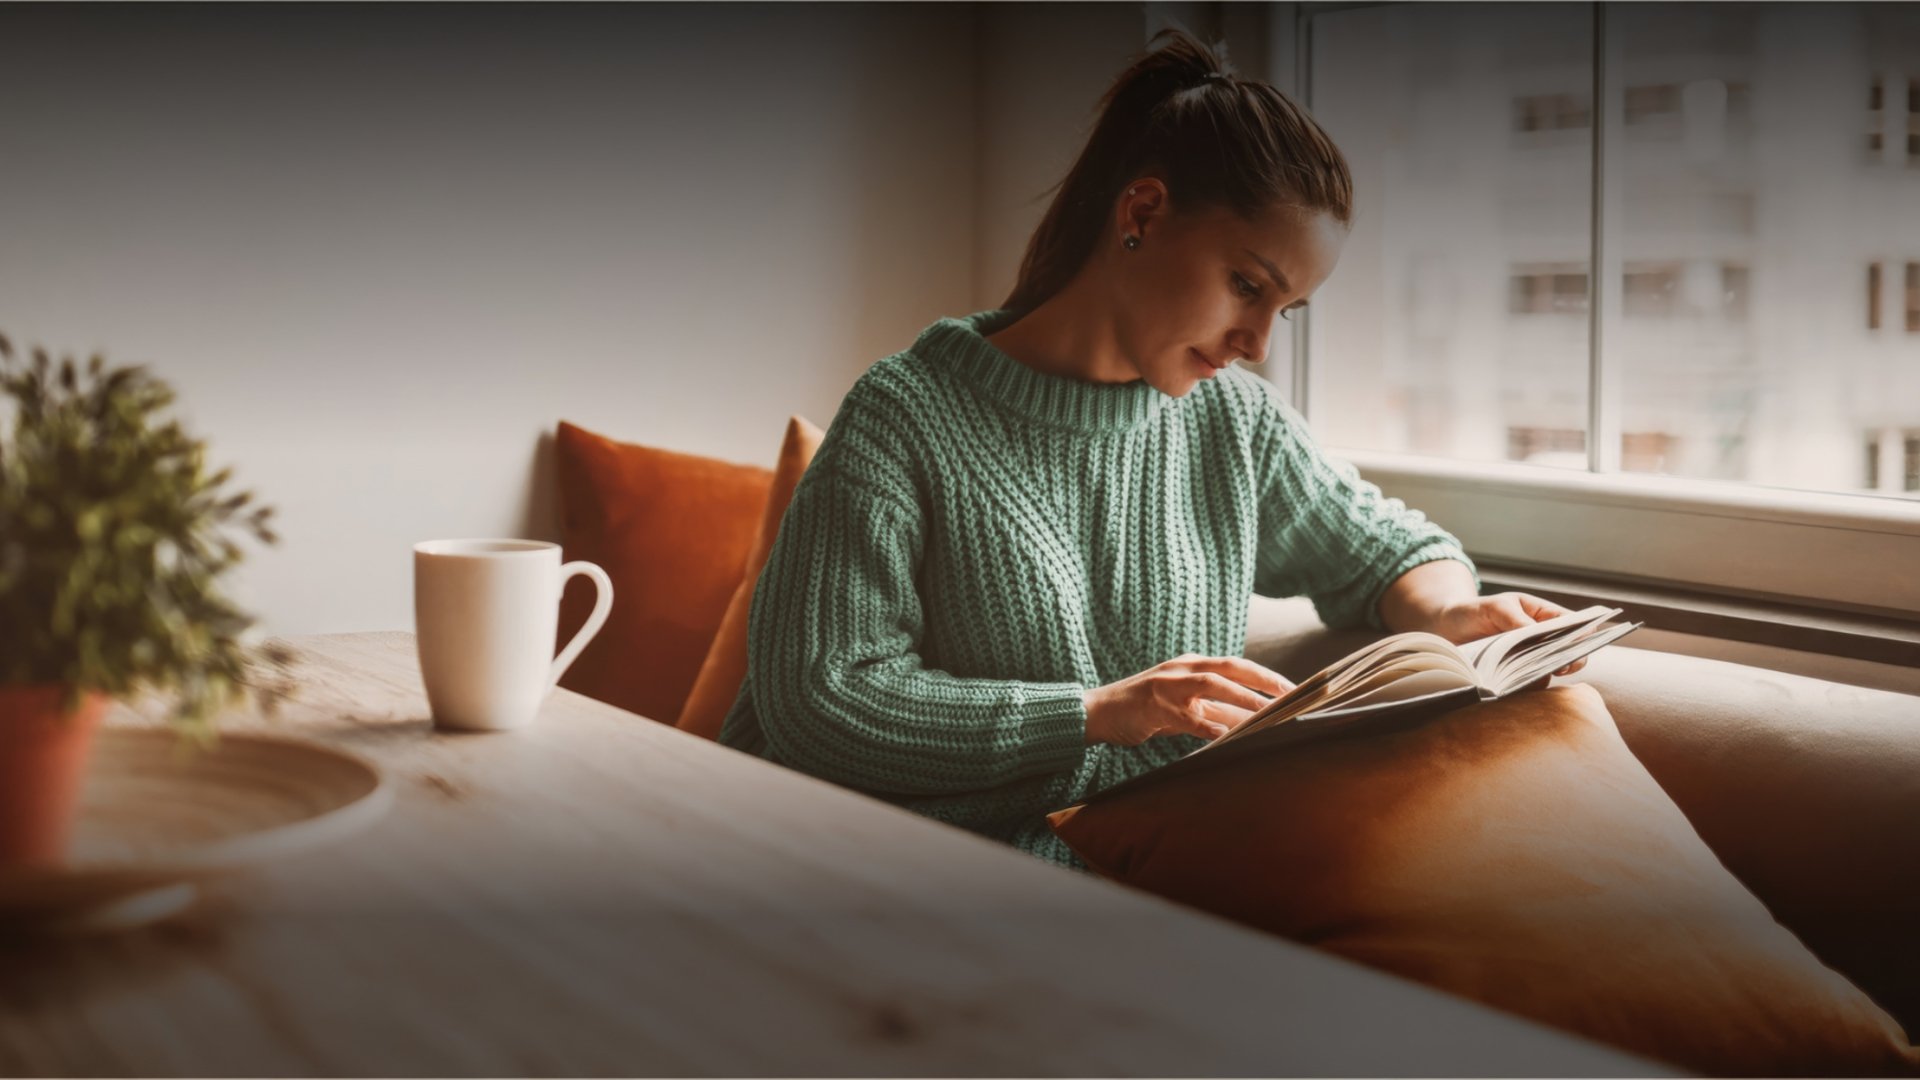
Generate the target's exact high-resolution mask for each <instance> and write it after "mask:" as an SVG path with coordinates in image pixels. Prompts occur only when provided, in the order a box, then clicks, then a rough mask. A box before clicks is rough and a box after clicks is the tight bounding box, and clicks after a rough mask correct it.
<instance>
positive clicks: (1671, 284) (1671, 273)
mask: <svg viewBox="0 0 1920 1080" xmlns="http://www.w3.org/2000/svg"><path fill="white" fill-rule="evenodd" d="M1679 290H1680V268H1679V267H1677V266H1659V267H1638V268H1635V267H1628V268H1627V270H1626V287H1625V288H1624V289H1623V290H1622V291H1621V293H1620V313H1621V314H1623V315H1642V316H1644V315H1654V316H1670V315H1672V314H1673V311H1674V306H1675V305H1674V300H1675V295H1676V294H1677V293H1678V292H1679Z"/></svg>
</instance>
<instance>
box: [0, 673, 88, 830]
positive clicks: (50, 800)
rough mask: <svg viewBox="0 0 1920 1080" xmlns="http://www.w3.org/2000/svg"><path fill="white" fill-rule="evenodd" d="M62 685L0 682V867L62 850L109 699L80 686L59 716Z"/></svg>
mask: <svg viewBox="0 0 1920 1080" xmlns="http://www.w3.org/2000/svg"><path fill="white" fill-rule="evenodd" d="M65 689H66V688H65V687H63V686H60V685H58V684H54V683H41V684H38V685H33V686H0V866H18V865H22V864H28V863H54V862H59V861H61V860H62V859H64V858H65V857H66V854H67V842H68V840H69V839H70V838H71V837H72V835H73V822H74V817H75V814H76V811H77V810H78V809H79V806H80V784H81V781H82V779H83V778H84V777H85V775H86V767H87V754H88V752H89V751H90V750H92V748H93V732H94V729H95V728H97V727H99V726H100V717H101V716H102V715H103V714H104V713H105V712H106V711H107V704H108V703H109V702H110V701H111V700H112V699H111V698H109V697H108V696H107V695H105V694H97V693H87V694H85V695H83V696H82V697H81V699H80V708H79V709H78V710H77V711H75V712H73V713H71V714H69V715H65V716H62V715H61V714H60V711H59V709H60V696H61V693H62V692H63V691H64V690H65Z"/></svg>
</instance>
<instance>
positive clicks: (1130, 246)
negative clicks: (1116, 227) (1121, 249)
mask: <svg viewBox="0 0 1920 1080" xmlns="http://www.w3.org/2000/svg"><path fill="white" fill-rule="evenodd" d="M1120 243H1122V244H1123V245H1125V246H1126V249H1127V250H1128V251H1139V250H1140V238H1139V237H1137V236H1129V237H1127V238H1126V239H1125V240H1122V241H1120Z"/></svg>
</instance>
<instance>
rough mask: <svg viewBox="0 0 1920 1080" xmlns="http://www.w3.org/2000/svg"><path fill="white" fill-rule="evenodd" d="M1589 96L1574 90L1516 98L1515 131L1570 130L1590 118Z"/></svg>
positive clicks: (1514, 101) (1514, 106) (1514, 108)
mask: <svg viewBox="0 0 1920 1080" xmlns="http://www.w3.org/2000/svg"><path fill="white" fill-rule="evenodd" d="M1589 115H1590V114H1589V110H1588V108H1587V102H1586V99H1585V98H1582V97H1578V96H1576V95H1573V94H1533V95H1531V96H1528V97H1521V98H1515V99H1514V100H1513V129H1514V130H1515V131H1569V130H1572V129H1575V128H1584V127H1586V126H1587V122H1588V119H1589Z"/></svg>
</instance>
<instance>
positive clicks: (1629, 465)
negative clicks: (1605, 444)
mask: <svg viewBox="0 0 1920 1080" xmlns="http://www.w3.org/2000/svg"><path fill="white" fill-rule="evenodd" d="M1679 449H1680V439H1679V438H1678V437H1677V436H1674V435H1669V434H1667V433H1666V432H1664V431H1629V432H1626V433H1624V434H1622V435H1621V436H1620V468H1621V469H1622V470H1624V471H1626V472H1637V473H1671V472H1673V471H1674V464H1675V463H1674V457H1675V455H1676V454H1677V452H1678V451H1679Z"/></svg>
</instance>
